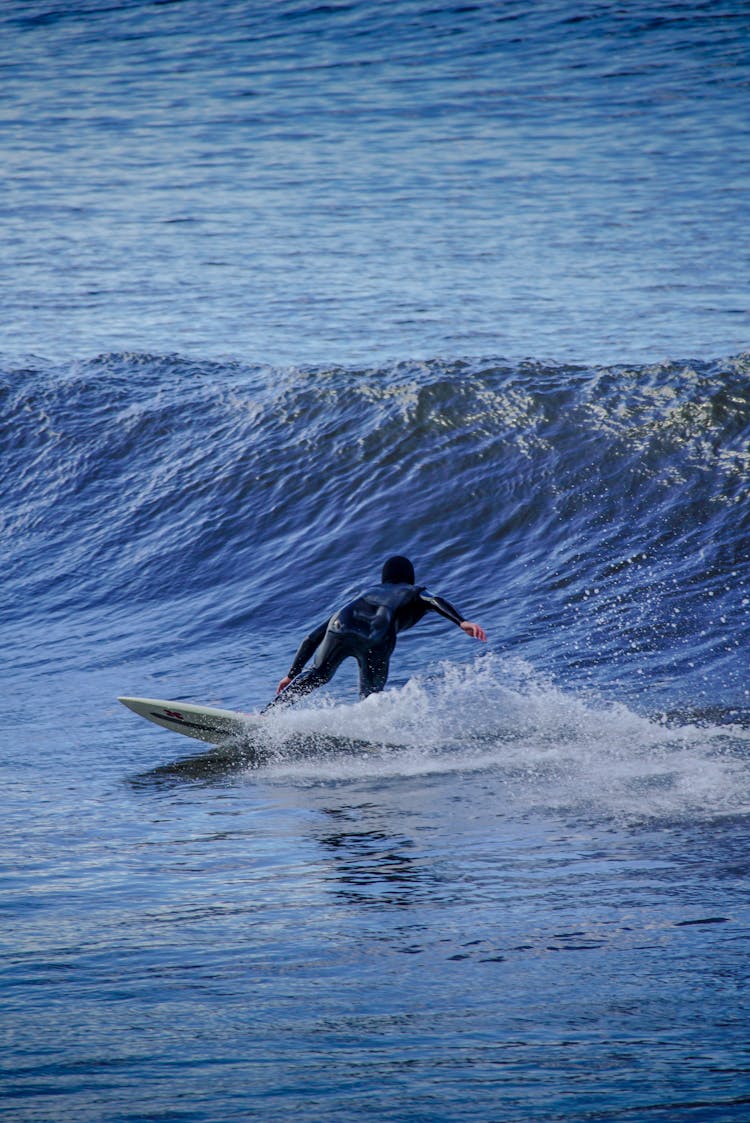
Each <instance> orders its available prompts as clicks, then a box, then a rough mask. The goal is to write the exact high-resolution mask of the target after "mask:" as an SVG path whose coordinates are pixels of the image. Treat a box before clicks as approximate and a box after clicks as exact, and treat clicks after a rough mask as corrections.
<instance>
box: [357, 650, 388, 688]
mask: <svg viewBox="0 0 750 1123" xmlns="http://www.w3.org/2000/svg"><path fill="white" fill-rule="evenodd" d="M392 651H393V645H392V644H382V643H381V644H378V646H377V647H369V648H368V649H367V650H366V651H363V652H361V653H360V654H358V655H357V662H358V663H359V696H360V698H366V697H367V696H368V694H377V693H378V691H380V690H382V689H383V687H384V686H385V684H386V682H387V681H388V668H389V665H390V660H391V652H392Z"/></svg>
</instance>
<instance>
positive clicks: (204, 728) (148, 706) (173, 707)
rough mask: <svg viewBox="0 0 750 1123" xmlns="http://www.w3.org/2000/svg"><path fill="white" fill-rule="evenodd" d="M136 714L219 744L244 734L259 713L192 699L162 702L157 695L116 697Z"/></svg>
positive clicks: (198, 739)
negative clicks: (222, 708)
mask: <svg viewBox="0 0 750 1123" xmlns="http://www.w3.org/2000/svg"><path fill="white" fill-rule="evenodd" d="M117 701H118V702H122V704H123V706H127V707H128V709H129V710H132V711H133V713H135V714H140V716H141V717H145V718H146V720H147V721H153V722H155V723H156V725H161V726H163V727H164V728H165V729H174V731H175V732H176V733H184V735H185V736H186V737H194V738H195V739H196V741H206V742H207V743H208V744H209V745H219V744H221V743H222V742H223V741H227V740H229V739H230V738H232V737H243V736H247V734H248V733H249V731H250V730H251V729H252V727H253V725H255V724H257V722H258V721H259V720H260V718H259V715H258V714H242V713H238V712H237V711H236V710H219V709H217V708H216V707H215V706H196V705H194V704H193V703H192V702H165V701H163V700H161V699H159V698H118V699H117Z"/></svg>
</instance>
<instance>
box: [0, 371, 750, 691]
mask: <svg viewBox="0 0 750 1123" xmlns="http://www.w3.org/2000/svg"><path fill="white" fill-rule="evenodd" d="M749 368H750V358H748V356H746V355H745V356H740V357H736V358H732V359H726V360H721V361H716V362H702V363H692V364H678V363H673V364H669V363H663V364H658V365H651V366H645V367H637V368H631V367H625V366H622V367H610V368H601V369H588V368H583V367H559V366H558V367H552V366H548V365H544V364H541V363H533V362H526V363H521V364H509V363H505V362H502V361H497V360H494V361H489V360H488V361H485V362H479V361H477V362H464V361H452V362H440V361H438V360H435V361H432V362H429V363H407V362H404V363H394V364H391V365H388V366H385V367H379V368H372V369H364V368H363V369H353V368H342V367H336V368H314V369H313V368H311V369H299V368H290V369H284V370H275V369H270V368H261V367H245V366H242V365H240V364H237V363H232V364H217V363H210V362H203V363H198V362H195V361H187V360H183V359H180V358H179V357H175V356H163V357H158V356H149V355H127V354H121V355H105V356H100V357H98V358H96V359H93V360H91V361H88V362H81V363H77V364H74V365H72V366H65V367H56V366H52V365H44V364H38V365H36V366H33V367H31V366H29V367H27V368H24V369H12V370H6V372H5V374H4V376H3V380H2V409H3V417H4V422H3V440H4V444H5V453H4V456H5V463H6V471H5V474H4V483H3V490H4V495H3V507H2V510H3V536H2V537H3V553H4V561H3V569H4V573H5V585H6V589H7V591H8V593H9V596H8V600H7V607H6V611H5V628H6V636H7V637H9V638H10V637H15V639H16V641H17V643H18V645H19V650H20V649H22V650H23V654H22V655H21V657H20V658H21V662H23V664H24V665H26V666H29V665H30V669H32V670H33V668H34V666H35V665H37V666H41V667H43V668H45V669H48V668H49V665H50V660H53V661H54V659H55V658H57V657H58V656H59V653H60V646H59V645H60V644H63V643H64V644H66V645H67V647H66V650H67V652H68V654H67V656H66V658H68V659H70V658H73V659H74V660H75V658H76V654H75V653H76V647H77V640H76V636H80V637H81V640H80V644H79V645H78V646H79V648H80V654H81V659H82V660H83V662H84V663H85V662H86V659H87V658H88V657H87V656H85V655H84V652H85V651H89V652H90V649H91V643H92V642H93V643H94V645H95V647H96V651H97V656H96V658H97V659H98V660H105V661H106V662H112V661H116V660H117V659H118V658H120V657H122V653H123V651H124V650H125V647H123V644H125V645H127V644H128V643H131V642H133V641H134V640H135V639H136V637H137V644H138V646H139V647H142V648H143V650H144V652H145V653H146V654H147V655H148V656H149V657H151V658H155V657H156V656H157V654H158V657H159V659H160V660H163V658H164V655H165V653H166V652H182V653H183V655H184V654H186V653H190V657H191V658H192V659H194V660H196V662H197V663H200V661H201V660H203V661H204V663H205V662H206V661H210V662H211V663H212V664H215V662H216V660H217V659H220V660H222V661H223V662H224V664H225V665H226V664H227V662H228V663H229V665H231V666H233V667H239V666H240V665H242V664H244V665H245V667H247V665H248V664H250V665H251V664H252V658H253V657H254V656H255V657H259V658H262V659H263V660H264V661H265V660H269V661H270V664H269V668H268V669H267V670H266V669H265V665H264V669H263V673H262V674H259V675H256V677H255V679H254V687H253V689H254V694H253V697H251V698H250V699H249V701H250V702H252V703H254V704H256V703H259V702H260V701H261V700H262V697H263V692H264V691H265V693H268V691H269V689H270V688H271V687H272V683H273V681H274V679H273V676H274V675H276V672H277V671H278V672H279V674H280V673H283V670H284V669H285V667H286V666H287V665H288V662H289V659H290V657H291V653H292V652H293V650H294V647H295V646H296V643H297V641H298V639H299V638H301V635H303V634H305V632H306V631H307V630H308V629H309V628H310V627H311V626H312V625H314V624H315V623H317V622H318V621H319V620H320V619H322V618H324V617H325V616H326V615H327V614H328V613H330V612H331V611H332V610H333V609H334V608H335V607H336V605H337V604H338V603H340V602H341V599H342V597H345V596H346V595H348V594H349V593H352V592H355V591H357V590H358V589H359V588H361V587H362V586H363V585H366V584H368V583H369V582H371V581H372V580H373V578H374V577H375V576H376V575H377V573H378V571H379V567H380V564H381V561H382V558H383V557H385V556H387V555H388V554H389V553H394V552H405V553H408V554H409V555H410V556H412V557H413V559H414V561H415V564H416V568H417V574H418V580H420V581H421V582H422V583H424V584H426V585H428V587H429V588H430V589H433V590H434V591H437V592H440V593H441V594H443V595H444V596H447V597H448V598H449V599H451V600H453V601H454V602H455V603H456V604H457V606H458V607H459V609H460V610H461V611H462V612H463V613H464V614H465V615H466V616H468V617H469V618H470V619H478V620H480V621H481V622H483V623H484V624H485V626H486V628H487V630H488V631H489V632H490V636H491V644H490V647H491V649H492V650H493V651H494V652H495V653H496V654H503V655H505V656H511V655H512V656H517V657H522V658H523V659H525V660H528V661H529V663H530V664H532V665H533V666H534V667H536V668H537V669H538V671H539V672H540V673H541V674H544V675H551V676H553V677H554V679H555V680H556V681H557V682H559V683H561V684H563V685H564V686H566V687H571V688H575V689H581V688H588V689H592V690H595V691H597V692H600V693H602V694H603V695H605V696H607V697H610V698H615V699H617V700H621V701H625V702H627V703H628V704H635V705H637V707H638V708H640V709H646V710H650V711H653V710H654V709H655V708H659V707H663V708H667V709H680V708H685V707H690V708H692V709H709V708H712V707H713V708H718V709H720V710H727V711H729V710H732V709H742V708H744V707H746V706H747V705H748V702H747V676H746V671H747V655H746V652H747V649H748V640H749V639H750V634H749V621H750V613H749V612H748V603H749V601H748V598H749V597H750V592H749V590H748V546H747V543H748V541H750V525H749V510H750V508H749V506H748V471H749V469H750V445H749V443H748V417H749V416H750V412H749V408H748V407H749V404H750V403H749V400H748V373H749ZM61 621H65V622H66V623H65V627H66V632H65V636H64V637H63V636H62V634H61V635H60V636H58V633H57V632H56V631H55V629H54V628H52V631H50V628H51V625H52V624H53V622H61ZM29 630H31V633H32V634H36V635H38V637H39V645H38V646H36V645H34V646H33V650H34V651H36V652H37V655H36V656H32V655H31V654H30V651H31V650H32V648H30V646H29V642H28V637H29ZM459 639H462V637H459ZM468 646H469V647H471V646H472V645H468ZM128 650H130V649H128ZM467 650H468V648H466V647H463V646H461V644H457V643H456V637H455V636H454V635H453V634H448V633H446V629H445V627H444V626H443V624H442V622H440V623H438V622H437V620H436V621H435V622H434V623H432V622H431V623H429V624H423V625H422V626H421V628H420V629H417V630H416V631H415V632H413V633H409V635H408V636H407V637H404V639H403V641H402V645H401V646H400V649H399V653H398V656H397V661H396V664H395V668H394V670H395V679H394V681H395V682H396V683H398V682H403V681H405V679H406V678H407V677H408V676H409V674H411V673H414V672H416V671H417V670H423V669H424V667H425V665H426V664H427V665H429V663H430V661H434V660H437V659H440V658H445V657H446V656H450V655H455V656H456V657H457V658H459V659H462V658H468V655H467V654H466V652H467ZM475 654H476V652H475V650H474V649H473V647H472V650H471V655H472V656H473V655H475ZM180 660H181V656H180V655H178V656H177V662H178V664H179V662H180ZM271 666H272V667H273V669H270V668H271ZM242 673H243V674H245V673H246V671H245V670H243V672H242Z"/></svg>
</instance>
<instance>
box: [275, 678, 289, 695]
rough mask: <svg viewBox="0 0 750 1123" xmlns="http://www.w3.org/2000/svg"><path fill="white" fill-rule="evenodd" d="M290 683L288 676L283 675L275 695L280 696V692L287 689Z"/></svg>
mask: <svg viewBox="0 0 750 1123" xmlns="http://www.w3.org/2000/svg"><path fill="white" fill-rule="evenodd" d="M291 681H292V680H291V679H290V678H289V675H284V677H283V679H282V680H281V682H280V683H279V685H278V686H277V687H276V693H277V694H281V691H282V690H285V689H286V688H287V686H289V683H290V682H291Z"/></svg>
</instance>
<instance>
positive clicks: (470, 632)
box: [461, 620, 487, 643]
mask: <svg viewBox="0 0 750 1123" xmlns="http://www.w3.org/2000/svg"><path fill="white" fill-rule="evenodd" d="M461 631H462V632H466V634H467V636H471V638H472V639H480V640H481V641H482V643H486V642H487V633H486V632H485V630H484V628H482V627H481V626H480V625H479V624H472V623H471V621H470V620H464V622H463V624H462V625H461Z"/></svg>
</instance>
